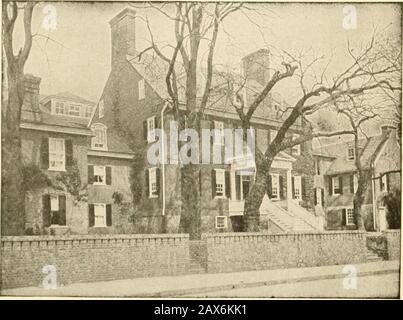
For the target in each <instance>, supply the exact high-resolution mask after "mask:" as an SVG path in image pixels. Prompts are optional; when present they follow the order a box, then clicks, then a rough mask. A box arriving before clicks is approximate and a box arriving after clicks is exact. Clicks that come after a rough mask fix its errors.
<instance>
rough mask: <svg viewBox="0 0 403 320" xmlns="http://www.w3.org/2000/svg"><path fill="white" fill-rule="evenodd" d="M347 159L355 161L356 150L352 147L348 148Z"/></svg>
mask: <svg viewBox="0 0 403 320" xmlns="http://www.w3.org/2000/svg"><path fill="white" fill-rule="evenodd" d="M347 159H348V160H349V161H352V160H354V159H355V148H354V146H352V145H349V146H348V148H347Z"/></svg>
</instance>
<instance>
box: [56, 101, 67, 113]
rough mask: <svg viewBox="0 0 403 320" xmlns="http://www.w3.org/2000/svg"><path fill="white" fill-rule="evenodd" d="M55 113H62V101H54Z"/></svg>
mask: <svg viewBox="0 0 403 320" xmlns="http://www.w3.org/2000/svg"><path fill="white" fill-rule="evenodd" d="M55 113H56V114H64V113H65V111H64V103H63V102H56V105H55Z"/></svg>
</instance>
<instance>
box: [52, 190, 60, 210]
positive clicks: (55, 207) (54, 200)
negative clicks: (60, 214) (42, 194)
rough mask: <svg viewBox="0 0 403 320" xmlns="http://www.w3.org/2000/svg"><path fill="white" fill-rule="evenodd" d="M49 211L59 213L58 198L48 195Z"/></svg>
mask: <svg viewBox="0 0 403 320" xmlns="http://www.w3.org/2000/svg"><path fill="white" fill-rule="evenodd" d="M50 211H59V196H58V195H54V194H51V195H50Z"/></svg>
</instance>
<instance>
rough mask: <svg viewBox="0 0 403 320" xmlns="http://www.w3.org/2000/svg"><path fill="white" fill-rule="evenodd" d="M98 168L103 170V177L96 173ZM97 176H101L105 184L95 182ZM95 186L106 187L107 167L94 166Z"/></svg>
mask: <svg viewBox="0 0 403 320" xmlns="http://www.w3.org/2000/svg"><path fill="white" fill-rule="evenodd" d="M96 168H98V169H99V168H103V170H102V171H103V175H97V174H96V173H95V172H96ZM96 176H101V177H103V182H98V181H95V177H96ZM93 185H97V186H105V185H106V166H98V165H94V182H93Z"/></svg>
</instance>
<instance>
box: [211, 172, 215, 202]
mask: <svg viewBox="0 0 403 320" xmlns="http://www.w3.org/2000/svg"><path fill="white" fill-rule="evenodd" d="M215 181H216V176H215V170H214V169H213V170H211V196H212V197H213V199H214V198H215V194H216V183H215Z"/></svg>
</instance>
